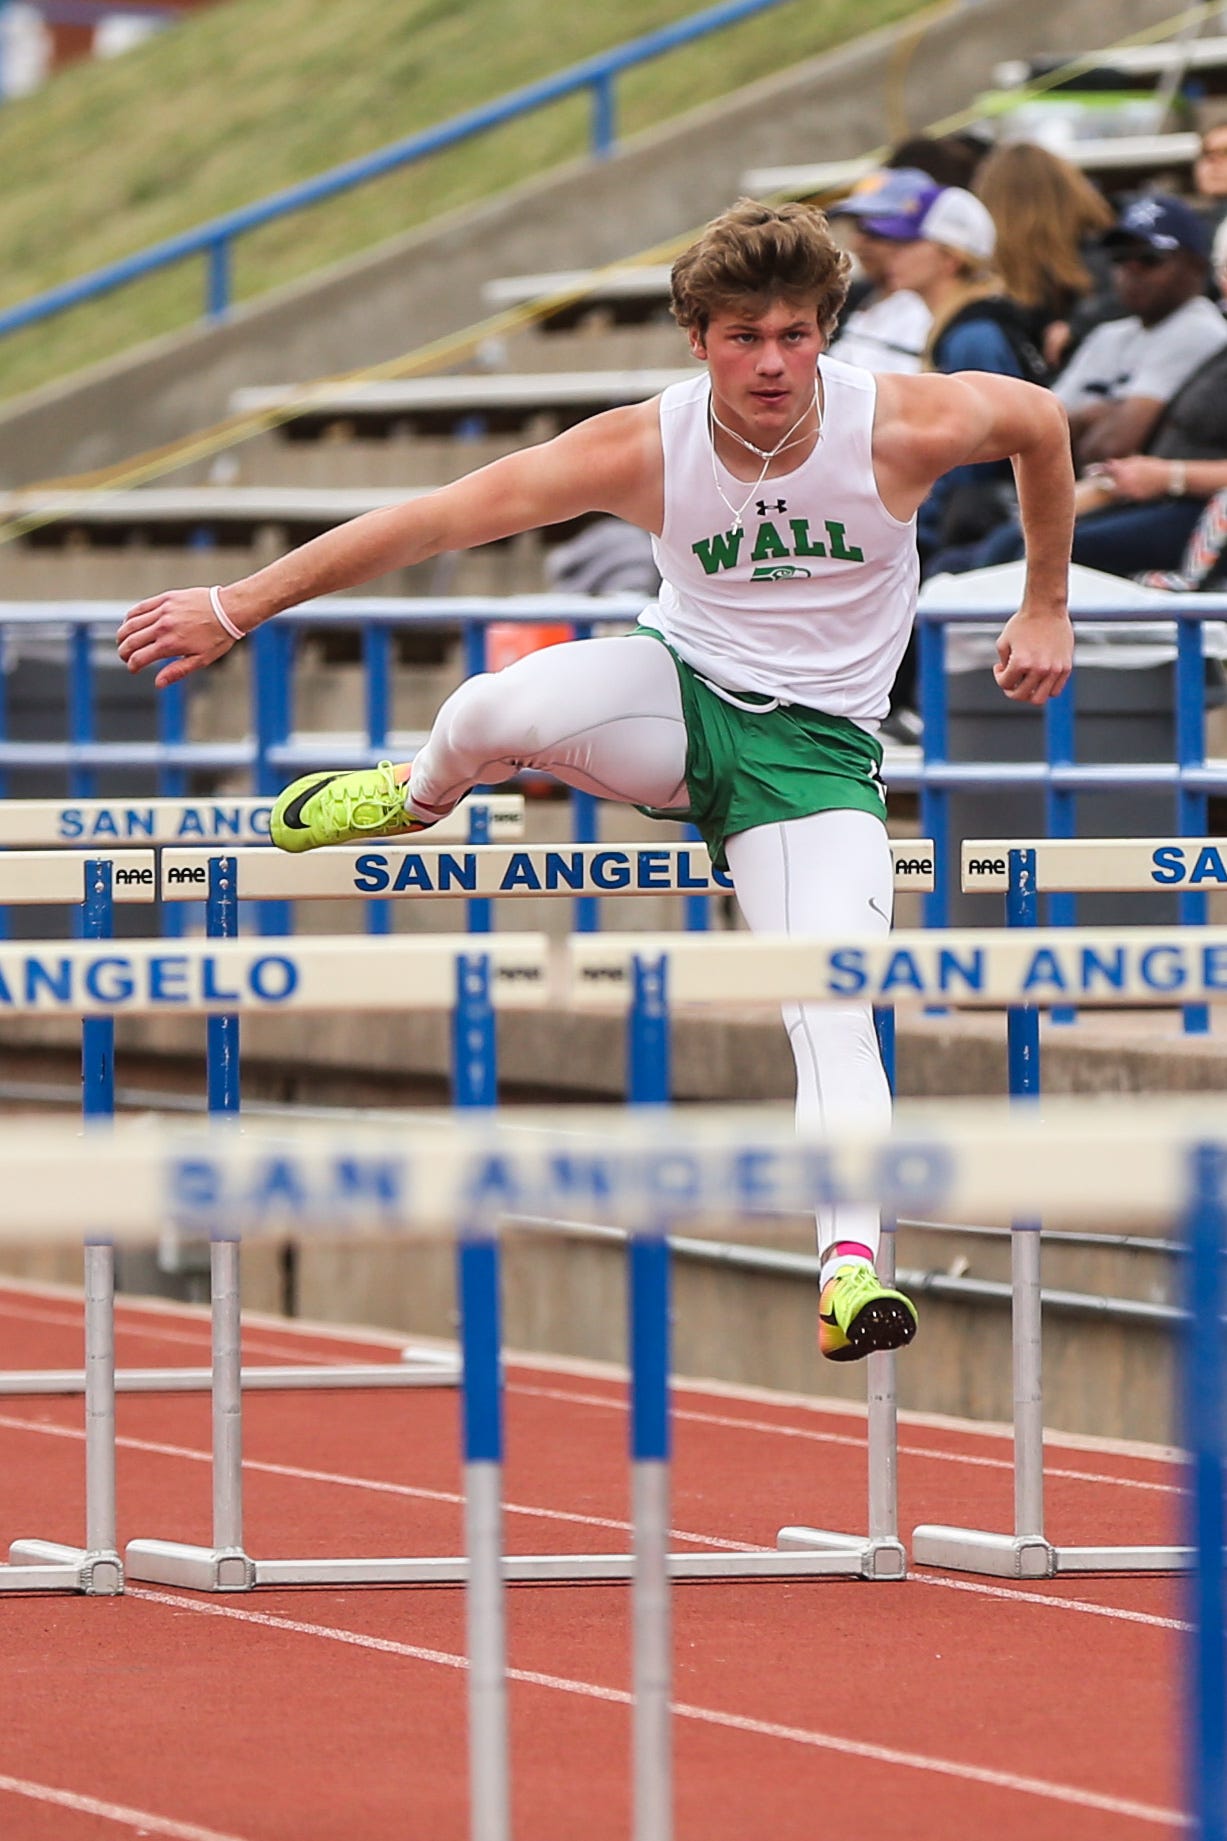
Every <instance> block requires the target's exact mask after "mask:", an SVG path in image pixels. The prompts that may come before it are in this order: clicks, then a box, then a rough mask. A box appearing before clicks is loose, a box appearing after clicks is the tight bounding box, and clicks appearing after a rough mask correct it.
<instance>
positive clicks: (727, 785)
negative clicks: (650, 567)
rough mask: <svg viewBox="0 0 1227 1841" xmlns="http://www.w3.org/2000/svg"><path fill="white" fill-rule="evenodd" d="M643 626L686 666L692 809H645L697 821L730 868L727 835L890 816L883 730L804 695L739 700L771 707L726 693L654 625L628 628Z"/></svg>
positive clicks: (715, 855) (680, 668)
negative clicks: (815, 705)
mask: <svg viewBox="0 0 1227 1841" xmlns="http://www.w3.org/2000/svg"><path fill="white" fill-rule="evenodd" d="M640 635H646V636H647V637H648V638H651V639H654V640H656V641H657V643H658V644H660V645H663V646H666V647H667V649H668V651H669V652H670V654H671V655H672V658H673V662H674V664H675V665H676V667H677V676H678V684H679V686H680V689H681V693H682V714H683V716H684V717H685V721H686V790H687V792H688V793H689V795H690V804H689V806H688V807H687V808H686V809H685V810H682V809H680V808H678V807H675V806H674V807H669V808H668V809H667V810H664V809H662V808H660V807H658V806H649V805H641V806H640V807H639V808H638V809H639V811H641V812H644V813H646V814H647V816H648V817H649V818H680V819H684V820H687V821H689V823H691V824H693V825H697V827H698V829H699V832H700V833H701V835H702V838H703V841H704V843H705V844H706V845H707V848H708V851H709V852H710V854H711V858H712V861H713V863H714V864H715V865H716V867H717V869H725V868H727V860H726V858H725V854H724V844H725V839H726V838H730V837H735V836H736V835H737V833H738V832H739V831H749V830H751V829H752V827H753V826H755V825H771V824H778V823H779V822H780V821H781V820H783V819H786V818H808V817H809V815H810V814H811V812H834V811H849V810H851V811H857V812H869V813H872V815H873V816H874V817H875V818H880V819H881V820H882V822H883V824H885V822H886V789H885V787H884V786H883V785H882V782H881V779H880V778H879V769H880V767H881V765H882V744H881V742H879V741H878V739H877V737H876V736H874V735H871V734H870V733H869V732H868V730H866V729H862V728H858V726H857V725H856V723H854V722H849V720H848V718H847V717H846V716H826V715H824V714H823V713H822V711H821V710H811V709H806V708H805V707H804V706H803V705H801V704H799V703H792V704H787V705H785V706H783V707H780V706H778V705H775V704H774V701H773V699H772V698H770V697H759V696H758V695H757V694H756V693H755V692H753V691H739V692H737V693H736V694H737V696H738V699H739V702H740V703H744V704H747V705H750V706H753V705H754V704H756V703H761V704H762V706H763V707H762V708H761V709H756V708H753V707H749V708H746V709H741V708H739V707H738V706H737V704H733V703H727V702H726V701H725V700H724V698H723V697H721V696H718V695H717V694H716V692H715V691H714V690H712V689H711V688H710V687H709V685H708V684H707V683H705V682H704V680H703V679H702V678H701V677H700V676H699V675H698V673H697V672H696V671H694V670H692V669H691V667H690V666H689V665H688V664H686V662H685V661H684V660H683V659H680V658H679V657H678V655H677V653H676V652H674V650H673V647H672V646H670V645H669V644H668V641H667V640H666V639H664V637H663V636H662V635H661V634H660V633H658V632H656V630H655V629H654V628H653V627H650V626H639V627H636V628H635V629H634V633H633V634H631V635H628V637H638V636H640Z"/></svg>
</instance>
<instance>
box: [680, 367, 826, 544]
mask: <svg viewBox="0 0 1227 1841" xmlns="http://www.w3.org/2000/svg"><path fill="white" fill-rule="evenodd" d="M811 407H812V408H813V410H814V412H815V414H816V415H817V417H818V428H817V433H816V436H815V446H816V445H817V443H818V441H820V440H821V439H822V410H821V409H820V408H819V405H818V385H817V383H815V385H814V401H813V403H812V404H809V403H807V404H806V406H805V408H804V409H803V410H802V411H801V413H800V415H799V416H798V417H797V419H796V421H795V422H794V423H793V425H792V427H791V428H790V429H789V430H788V433H787V434H786V435H785V436H784V438H783V440H782V441H777V443H776V445H775V446H774V447H773V448H763V447H755V445H754V443H753V442H752V441H747V440H746V438H745V436H744V435H739V434H738V433H737V430H736V429H735V428H730V427H729V426H728V424H727V423H726V422H722V421H721V420H720V417H719V416H718V415H717V414H716V405H715V403H714V402H713V400H712V398H711V397H710V396H709V397H708V399H707V415H708V422H709V427H710V433H711V478H712V485H713V486H714V487H715V488H716V491H717V493H718V494H719V497H720V500H721V502H722V504H723V505H724V508H725V510H726V511H727V512H728V514H729V516H730V517H731V518H732V520H733V523H732V529H733V531H734V532H736V531H740V530H744V528H745V522H744V521H745V514H746V509H747V507H748V506H749V504H750V501H751V500H752V499H753V498H754V496H755V494H756V493H757V492H758V489H759V487H760V486H761V485H762V483H763V481H764V480H765V479H766V477H767V468H768V467H769V466H770V465H771V463H772V461H773V460H774V459H775V457H776V455H777V454H782V453H784V452H785V450H786V449H787V448H790V447H799V446H800V445H801V442H802V441H804V440H806V439H807V437H806V436H805V435H798V434H797V430H798V429H799V428H800V426H801V424H802V422H804V420H805V418H806V416H807V415H808V414H809V412H810V409H811ZM718 428H719V429H722V430H723V432H724V433H725V434H726V435H728V436H729V438H730V439H731V440H733V441H737V442H740V444H741V446H742V447H744V448H745V449H746V450H747V452H748V453H751V454H755V455H757V457H758V458H759V460H761V461H762V463H763V465H762V470H761V472H760V473H759V476H758V478H757V479H756V480H755V482H754V484H753V485H752V486H751V487H750V490H749V492H748V493H747V494H746V496H745V498H744V499H743V500H742V502H741V504H740V505H734V504H733V501H732V500H731V499H730V498H729V497H728V495H727V493H726V492H725V490H724V487H723V486H722V485H721V484H720V475H719V473H718V472H717V471H716V430H717V429H718Z"/></svg>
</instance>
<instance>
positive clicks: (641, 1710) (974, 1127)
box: [0, 941, 1227, 1841]
mask: <svg viewBox="0 0 1227 1841" xmlns="http://www.w3.org/2000/svg"><path fill="white" fill-rule="evenodd" d="M1220 949H1221V950H1227V941H1224V942H1221V943H1220ZM842 950H852V949H851V948H848V949H842ZM818 956H820V955H818ZM528 1124H529V1129H527V1130H525V1129H519V1128H517V1127H516V1126H512V1125H509V1124H508V1123H506V1122H505V1121H501V1120H500V1119H499V1118H498V1117H497V1116H492V1117H484V1118H477V1117H476V1116H474V1117H472V1118H471V1119H465V1118H463V1117H458V1118H456V1119H455V1120H453V1121H450V1122H448V1123H446V1124H442V1125H440V1124H439V1123H438V1122H432V1123H430V1124H429V1125H427V1126H425V1127H424V1128H423V1127H421V1126H417V1127H415V1126H413V1125H412V1124H408V1123H407V1124H406V1126H404V1127H403V1128H399V1129H397V1130H396V1131H395V1132H389V1131H388V1130H387V1129H386V1128H384V1129H382V1130H377V1129H364V1128H359V1129H352V1128H351V1129H348V1130H345V1131H344V1132H340V1131H336V1130H323V1129H319V1128H315V1129H311V1130H298V1131H296V1132H289V1131H287V1130H285V1129H284V1128H282V1129H280V1130H272V1129H269V1128H268V1127H267V1126H263V1127H253V1128H252V1129H251V1130H250V1131H249V1132H248V1133H247V1134H245V1135H244V1136H243V1137H238V1136H236V1135H235V1134H233V1133H232V1132H228V1131H226V1130H224V1129H222V1128H219V1127H217V1126H214V1127H213V1128H212V1129H199V1128H198V1129H197V1130H195V1131H189V1130H186V1129H185V1128H183V1127H175V1128H169V1129H160V1130H156V1131H153V1130H150V1129H148V1128H138V1129H135V1130H134V1129H132V1128H131V1127H130V1126H128V1125H127V1124H126V1123H125V1124H121V1126H120V1128H119V1129H118V1130H117V1131H116V1132H114V1133H113V1134H107V1135H106V1136H105V1137H102V1138H98V1139H97V1140H94V1139H92V1138H90V1137H89V1136H86V1137H82V1136H79V1135H78V1136H75V1137H74V1136H72V1135H71V1134H69V1133H67V1132H66V1131H65V1128H64V1127H63V1126H41V1127H39V1126H37V1125H36V1126H35V1127H34V1128H30V1127H22V1128H20V1129H19V1130H17V1131H13V1130H11V1129H6V1130H4V1131H2V1132H0V1157H2V1158H3V1161H4V1167H5V1170H6V1174H7V1177H8V1181H7V1183H6V1185H5V1187H4V1189H3V1190H0V1239H3V1240H10V1239H12V1240H19V1241H25V1240H28V1239H29V1238H31V1237H32V1236H33V1237H36V1238H42V1239H48V1238H59V1239H63V1238H69V1239H75V1238H76V1236H77V1234H78V1232H79V1227H78V1223H79V1218H80V1211H81V1209H82V1207H84V1206H90V1207H91V1208H92V1209H93V1212H94V1214H95V1216H96V1218H97V1220H98V1223H99V1228H100V1231H102V1232H105V1233H108V1234H110V1235H112V1236H114V1237H115V1238H116V1239H118V1240H121V1241H124V1242H126V1241H133V1242H136V1243H141V1242H147V1241H148V1239H149V1238H151V1237H153V1236H156V1235H157V1234H159V1233H160V1232H162V1231H164V1228H165V1226H166V1224H167V1222H170V1223H172V1224H173V1226H174V1227H175V1229H176V1230H177V1231H180V1232H183V1233H187V1234H191V1235H193V1236H194V1235H198V1234H201V1233H208V1234H210V1235H212V1236H215V1237H217V1238H219V1239H221V1240H228V1239H231V1238H233V1237H234V1236H236V1235H243V1236H245V1237H248V1238H251V1239H253V1240H254V1239H259V1238H262V1237H266V1236H276V1235H280V1234H284V1233H286V1232H288V1231H293V1232H296V1233H302V1232H319V1233H323V1234H327V1235H330V1236H334V1235H337V1234H338V1233H340V1234H343V1235H344V1236H345V1237H346V1238H348V1239H351V1240H357V1239H359V1238H361V1237H362V1236H364V1235H369V1234H376V1235H388V1234H397V1235H404V1234H420V1233H425V1232H444V1233H449V1234H453V1235H455V1236H456V1237H457V1239H458V1242H459V1257H460V1262H461V1274H462V1303H463V1309H464V1343H465V1357H466V1359H465V1381H464V1387H465V1410H464V1461H465V1488H466V1499H467V1508H466V1544H467V1557H466V1562H465V1570H464V1575H463V1576H464V1578H465V1580H466V1583H467V1587H468V1649H469V1659H470V1667H469V1690H468V1691H469V1707H470V1782H471V1826H470V1834H471V1836H472V1837H473V1841H510V1836H511V1814H510V1808H511V1798H510V1753H509V1743H508V1723H507V1681H506V1635H505V1612H504V1602H503V1600H504V1583H505V1577H506V1567H505V1560H504V1556H503V1551H502V1514H501V1493H502V1482H501V1470H502V1452H503V1427H502V1401H501V1392H500V1381H499V1360H498V1344H497V1328H498V1325H497V1291H496V1283H495V1277H496V1266H495V1257H494V1255H495V1246H496V1238H497V1235H498V1233H499V1231H500V1220H501V1218H502V1217H503V1216H504V1215H505V1213H506V1212H507V1211H508V1208H509V1207H511V1208H514V1209H515V1210H516V1211H518V1212H524V1213H527V1212H532V1213H539V1214H545V1215H548V1214H549V1213H550V1212H552V1211H553V1210H554V1209H556V1208H558V1207H559V1206H562V1205H569V1204H571V1203H573V1201H574V1197H575V1194H576V1192H577V1189H582V1191H583V1193H584V1194H585V1196H586V1198H587V1199H588V1200H589V1201H590V1203H591V1205H592V1206H593V1207H594V1208H595V1209H596V1210H597V1212H598V1213H599V1214H600V1215H601V1217H602V1219H603V1220H604V1221H606V1222H608V1223H610V1224H612V1225H619V1226H621V1227H623V1228H624V1229H626V1231H627V1232H628V1233H629V1234H630V1235H631V1237H632V1246H633V1250H634V1253H635V1255H636V1257H635V1258H634V1259H633V1260H632V1268H631V1296H630V1329H629V1349H630V1368H631V1389H632V1405H631V1461H632V1466H633V1502H634V1514H633V1519H634V1542H633V1549H634V1551H633V1568H634V1573H633V1578H634V1584H633V1594H632V1625H633V1646H632V1671H633V1675H632V1679H633V1690H634V1692H633V1708H634V1711H633V1736H632V1749H633V1776H634V1795H633V1808H634V1826H633V1834H634V1837H635V1841H670V1837H671V1835H672V1832H673V1828H672V1770H671V1735H670V1696H671V1637H670V1606H669V1566H668V1557H667V1529H668V1506H669V1475H668V1463H669V1399H668V1389H669V1346H668V1339H669V1316H668V1289H667V1278H666V1268H665V1262H664V1236H665V1234H666V1233H667V1232H668V1231H669V1230H670V1229H673V1228H676V1227H678V1226H680V1225H682V1224H683V1223H685V1222H687V1221H693V1220H695V1219H709V1218H718V1217H720V1216H721V1215H722V1214H727V1213H729V1212H732V1213H735V1214H736V1216H737V1218H738V1220H739V1221H740V1222H741V1225H742V1231H744V1230H745V1224H746V1219H747V1218H753V1217H754V1216H756V1215H758V1214H761V1213H762V1212H764V1211H765V1210H771V1209H777V1208H781V1207H784V1208H790V1209H801V1208H809V1207H812V1206H813V1205H814V1204H815V1203H816V1202H817V1201H819V1200H823V1199H830V1198H832V1197H839V1198H841V1199H848V1200H855V1201H867V1202H876V1203H878V1204H879V1205H881V1206H882V1207H883V1208H884V1209H886V1210H888V1211H891V1212H904V1211H910V1210H915V1209H918V1208H923V1209H949V1210H955V1209H958V1210H964V1209H965V1210H969V1211H985V1212H991V1211H996V1210H998V1209H1000V1208H1001V1207H1003V1206H1006V1207H1012V1206H1018V1207H1020V1208H1021V1209H1023V1210H1025V1211H1026V1212H1027V1213H1028V1214H1033V1215H1035V1216H1039V1215H1047V1216H1049V1217H1054V1218H1057V1219H1060V1220H1063V1221H1065V1222H1069V1223H1076V1222H1084V1221H1086V1220H1088V1219H1093V1218H1094V1216H1095V1214H1096V1213H1097V1212H1098V1211H1099V1210H1100V1209H1101V1208H1102V1207H1103V1206H1104V1205H1105V1203H1106V1204H1107V1205H1109V1206H1112V1207H1114V1208H1118V1209H1120V1210H1121V1211H1123V1212H1124V1211H1135V1210H1137V1209H1139V1208H1140V1209H1143V1210H1148V1211H1151V1212H1154V1213H1161V1214H1167V1215H1168V1216H1169V1217H1171V1218H1174V1219H1176V1220H1177V1221H1178V1222H1179V1223H1180V1226H1181V1228H1182V1231H1183V1234H1184V1236H1185V1237H1186V1238H1187V1239H1188V1241H1189V1244H1190V1246H1191V1249H1192V1258H1191V1261H1190V1284H1189V1299H1190V1306H1191V1314H1192V1333H1191V1334H1190V1335H1188V1336H1186V1337H1185V1338H1184V1355H1185V1387H1184V1400H1185V1431H1184V1440H1183V1442H1184V1443H1185V1444H1186V1445H1187V1447H1188V1449H1189V1450H1190V1452H1191V1455H1192V1458H1193V1483H1194V1488H1193V1498H1192V1501H1193V1509H1192V1515H1191V1517H1190V1530H1191V1535H1192V1537H1193V1538H1192V1544H1193V1546H1194V1548H1195V1551H1196V1556H1197V1570H1196V1583H1195V1590H1194V1595H1193V1599H1192V1607H1191V1608H1192V1611H1193V1617H1192V1634H1191V1636H1190V1639H1189V1643H1188V1648H1187V1656H1188V1663H1187V1679H1188V1695H1187V1714H1188V1719H1187V1732H1188V1773H1189V1784H1190V1798H1191V1803H1192V1809H1193V1815H1194V1820H1195V1823H1196V1824H1197V1832H1198V1833H1199V1834H1200V1835H1201V1836H1202V1837H1203V1838H1204V1841H1221V1837H1222V1835H1223V1832H1224V1828H1223V1814H1224V1801H1223V1799H1224V1785H1225V1777H1224V1707H1225V1692H1224V1673H1225V1661H1227V1650H1225V1646H1224V1628H1223V1609H1224V1595H1223V1578H1222V1566H1223V1537H1224V1516H1223V1489H1224V1453H1223V1448H1222V1431H1223V1427H1222V1417H1221V1415H1222V1396H1223V1389H1224V1384H1225V1381H1227V1372H1225V1368H1224V1352H1223V1341H1222V1306H1223V1291H1224V1287H1223V1281H1222V1263H1223V1244H1224V1239H1225V1237H1227V1132H1225V1131H1224V1127H1223V1120H1222V1116H1221V1109H1220V1108H1219V1107H1217V1106H1216V1105H1212V1104H1203V1103H1200V1102H1198V1103H1188V1102H1185V1103H1181V1104H1179V1105H1173V1104H1162V1103H1160V1104H1156V1103H1154V1102H1147V1103H1145V1104H1144V1105H1142V1106H1138V1105H1136V1104H1133V1105H1130V1104H1128V1103H1122V1104H1121V1105H1120V1106H1118V1107H1115V1108H1113V1111H1112V1113H1111V1114H1110V1115H1108V1114H1105V1110H1104V1108H1103V1107H1102V1106H1099V1105H1096V1104H1094V1103H1091V1104H1090V1105H1089V1106H1088V1105H1086V1104H1083V1105H1081V1106H1079V1105H1078V1104H1077V1103H1071V1102H1066V1103H1065V1104H1064V1105H1063V1106H1061V1107H1054V1108H1053V1109H1052V1110H1051V1112H1050V1113H1049V1115H1048V1116H1047V1117H1044V1118H1041V1117H1040V1116H1039V1114H1038V1113H1037V1112H1036V1111H1035V1110H1034V1109H1023V1110H1021V1111H1019V1110H1018V1109H1015V1110H1014V1111H1013V1112H1012V1113H1011V1114H1006V1113H1005V1112H1004V1110H1003V1109H1002V1108H1001V1107H999V1106H998V1107H993V1106H986V1105H978V1106H977V1105H968V1104H963V1105H957V1106H952V1105H945V1106H932V1105H930V1106H927V1107H919V1106H917V1107H912V1108H909V1109H907V1110H906V1112H905V1113H904V1114H903V1115H902V1116H901V1117H900V1119H899V1120H898V1121H897V1123H896V1126H895V1128H894V1130H893V1131H892V1132H891V1133H890V1134H889V1135H880V1136H868V1135H858V1134H856V1133H855V1132H849V1131H844V1132H841V1133H840V1134H839V1137H838V1139H831V1140H821V1139H816V1138H808V1137H807V1138H804V1139H801V1140H798V1138H797V1136H796V1133H795V1131H794V1128H793V1126H792V1123H791V1121H790V1120H788V1119H785V1118H781V1117H780V1114H779V1110H778V1109H776V1110H775V1111H774V1112H772V1113H770V1114H768V1115H766V1116H765V1117H764V1116H763V1115H762V1114H757V1115H756V1114H749V1113H743V1112H738V1111H737V1110H735V1109H732V1108H720V1109H718V1110H716V1109H702V1110H700V1109H695V1110H693V1111H690V1110H687V1111H686V1112H684V1113H679V1114H665V1113H662V1112H653V1111H649V1110H645V1111H643V1112H640V1113H636V1114H630V1113H625V1112H613V1113H611V1112H608V1111H605V1112H602V1113H600V1114H596V1115H593V1114H586V1113H582V1112H578V1111H577V1112H576V1114H575V1115H574V1116H573V1117H572V1118H571V1119H569V1120H568V1125H567V1129H566V1130H565V1131H560V1130H559V1129H558V1125H557V1115H556V1113H551V1114H550V1115H549V1116H548V1117H546V1118H544V1119H532V1120H530V1121H528ZM35 1570H36V1569H35V1568H34V1567H33V1566H32V1567H31V1573H33V1572H34V1571H35Z"/></svg>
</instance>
